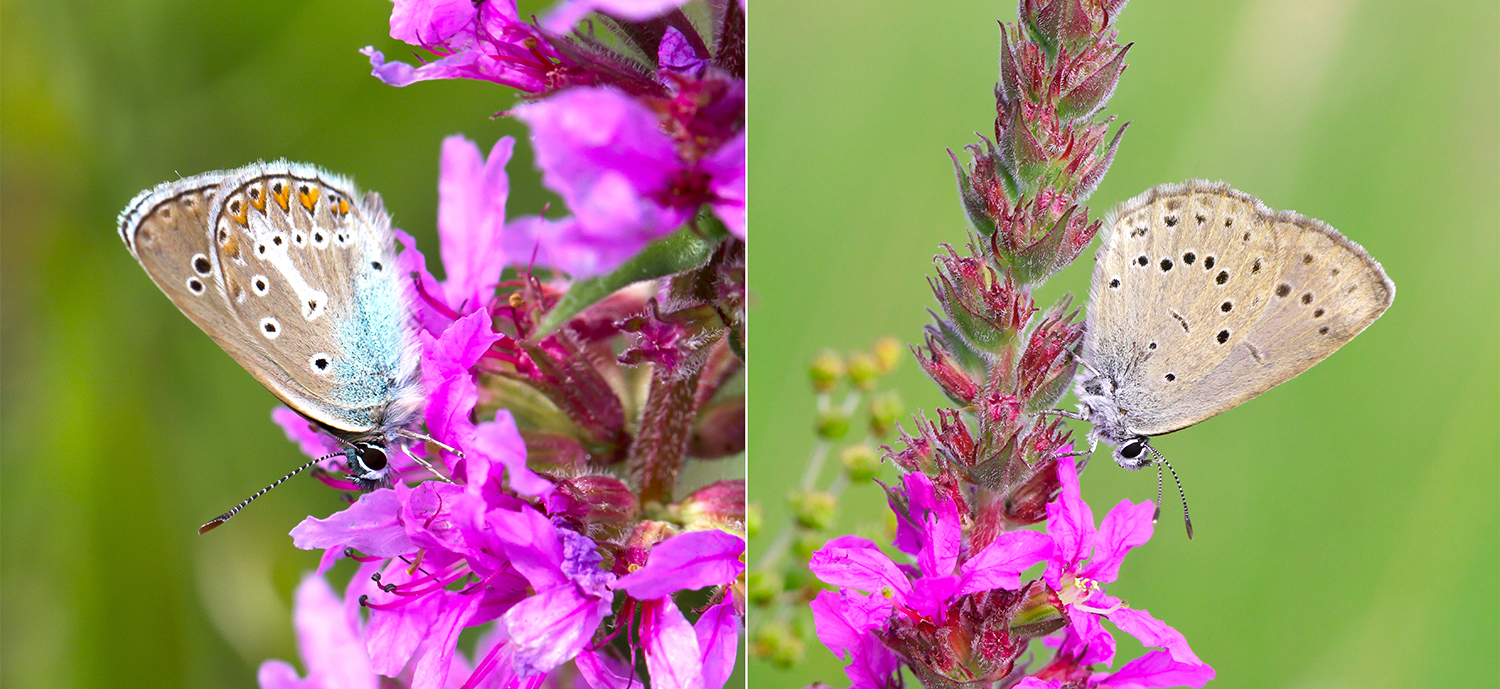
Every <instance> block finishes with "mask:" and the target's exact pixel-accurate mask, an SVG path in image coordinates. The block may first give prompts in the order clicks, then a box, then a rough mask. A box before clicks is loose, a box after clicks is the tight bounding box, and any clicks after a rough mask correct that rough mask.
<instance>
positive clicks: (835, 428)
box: [818, 406, 849, 440]
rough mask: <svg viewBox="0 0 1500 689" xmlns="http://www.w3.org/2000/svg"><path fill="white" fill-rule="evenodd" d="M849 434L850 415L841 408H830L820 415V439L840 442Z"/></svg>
mask: <svg viewBox="0 0 1500 689" xmlns="http://www.w3.org/2000/svg"><path fill="white" fill-rule="evenodd" d="M848 432H849V415H848V414H845V413H844V410H843V409H841V408H839V407H836V406H834V407H829V408H827V409H825V410H823V412H822V413H820V414H818V437H820V438H825V439H827V440H838V439H839V438H842V437H844V435H845V434H847V433H848Z"/></svg>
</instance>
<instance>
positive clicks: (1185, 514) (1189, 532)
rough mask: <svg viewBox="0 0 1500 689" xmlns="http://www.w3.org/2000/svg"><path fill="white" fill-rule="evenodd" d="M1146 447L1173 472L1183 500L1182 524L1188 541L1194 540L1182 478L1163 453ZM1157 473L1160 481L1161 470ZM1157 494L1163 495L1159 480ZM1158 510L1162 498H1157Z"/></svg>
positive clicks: (1159, 509)
mask: <svg viewBox="0 0 1500 689" xmlns="http://www.w3.org/2000/svg"><path fill="white" fill-rule="evenodd" d="M1146 447H1148V448H1150V449H1151V454H1153V455H1156V458H1157V459H1158V460H1160V461H1161V463H1162V464H1165V465H1167V471H1170V472H1172V480H1173V481H1176V482H1177V497H1180V498H1182V523H1183V524H1184V525H1186V526H1187V535H1188V540H1192V538H1193V518H1192V517H1191V516H1189V515H1188V504H1187V493H1185V492H1183V490H1182V479H1180V478H1178V477H1177V470H1176V469H1173V468H1172V463H1171V462H1168V461H1167V458H1166V457H1163V456H1162V455H1161V453H1160V452H1158V451H1157V450H1156V448H1154V447H1151V446H1150V445H1147V446H1146ZM1156 472H1157V473H1156V475H1157V478H1158V479H1160V477H1161V469H1157V470H1156ZM1156 492H1157V495H1158V496H1160V495H1161V483H1160V481H1159V480H1158V483H1157V487H1156ZM1156 509H1157V511H1158V512H1160V511H1161V498H1160V497H1158V498H1157V501H1156Z"/></svg>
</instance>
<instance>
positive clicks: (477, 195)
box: [438, 0, 516, 313]
mask: <svg viewBox="0 0 1500 689" xmlns="http://www.w3.org/2000/svg"><path fill="white" fill-rule="evenodd" d="M459 1H460V2H462V3H463V4H466V5H467V4H468V0H459ZM470 7H471V8H472V5H471V6H470ZM515 144H516V140H515V139H513V138H511V137H508V136H506V137H501V138H500V140H499V141H498V142H496V143H495V147H494V148H493V149H491V150H490V155H489V158H488V159H487V160H486V159H482V158H481V157H480V155H479V148H478V147H477V146H475V145H474V143H473V142H471V141H469V140H468V139H465V138H464V137H463V136H450V137H448V138H446V139H444V140H443V162H442V173H441V176H440V178H439V180H438V236H439V237H440V239H441V242H442V249H443V268H444V271H445V272H446V273H447V281H446V282H445V283H444V285H443V289H444V291H445V292H446V293H447V301H448V305H449V306H450V307H452V308H453V310H454V311H457V312H460V313H467V312H472V311H474V310H475V309H480V308H484V307H485V306H486V305H487V304H488V303H489V301H490V298H491V297H493V296H494V293H495V284H496V283H497V282H499V281H500V271H501V270H502V269H504V268H505V265H506V261H505V253H504V250H503V249H502V247H501V235H502V233H503V231H504V229H505V201H506V197H507V196H509V194H510V178H509V177H507V176H506V174H505V166H506V164H507V163H509V162H510V158H511V153H512V151H513V150H514V149H515Z"/></svg>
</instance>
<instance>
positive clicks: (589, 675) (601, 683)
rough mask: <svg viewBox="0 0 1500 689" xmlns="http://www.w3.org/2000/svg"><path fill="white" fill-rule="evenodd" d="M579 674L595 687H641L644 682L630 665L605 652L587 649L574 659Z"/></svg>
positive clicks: (630, 688)
mask: <svg viewBox="0 0 1500 689" xmlns="http://www.w3.org/2000/svg"><path fill="white" fill-rule="evenodd" d="M573 664H574V665H575V666H576V667H577V668H578V674H579V675H581V676H582V677H583V681H585V682H588V684H589V686H591V687H593V689H641V688H642V687H644V684H645V683H644V682H642V681H641V680H640V679H639V678H637V677H636V676H635V674H634V673H633V672H632V671H631V669H630V665H629V664H628V663H624V662H621V661H617V660H615V659H614V658H610V657H608V656H606V655H604V654H603V653H596V652H594V651H588V650H585V651H583V652H582V653H579V654H578V657H577V658H574V659H573Z"/></svg>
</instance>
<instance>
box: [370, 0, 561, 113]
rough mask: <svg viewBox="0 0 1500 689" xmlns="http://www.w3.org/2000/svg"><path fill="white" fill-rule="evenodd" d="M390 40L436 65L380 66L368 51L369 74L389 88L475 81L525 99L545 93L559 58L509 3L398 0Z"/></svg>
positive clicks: (379, 59) (379, 57)
mask: <svg viewBox="0 0 1500 689" xmlns="http://www.w3.org/2000/svg"><path fill="white" fill-rule="evenodd" d="M391 37H392V38H395V39H397V40H401V41H405V42H406V43H409V44H411V45H414V46H418V47H421V48H423V49H425V50H427V51H429V52H431V53H433V55H435V56H437V58H438V59H437V60H435V61H432V62H428V63H426V64H423V65H421V66H419V67H413V66H411V65H408V64H406V63H404V62H386V61H385V55H383V54H381V52H380V51H378V50H375V49H374V48H373V47H366V48H365V49H364V50H362V51H360V52H362V53H364V54H365V55H366V56H368V57H369V58H370V66H371V68H372V71H371V73H372V74H374V75H375V77H376V78H378V79H380V80H381V81H383V82H385V83H387V84H389V85H391V86H406V85H408V84H412V83H415V82H418V81H426V80H429V79H480V80H484V81H493V82H496V83H500V84H504V85H507V86H511V87H514V88H517V89H520V90H522V91H526V92H529V93H541V92H543V91H545V90H547V88H549V85H550V82H552V81H553V80H555V78H556V75H555V72H557V71H558V70H559V69H560V68H561V67H562V64H561V62H562V59H561V56H560V55H559V54H558V53H557V51H556V50H555V49H554V48H552V46H551V45H550V44H549V43H548V42H547V41H546V40H544V37H543V36H542V35H541V34H540V32H538V31H537V30H536V28H535V27H532V26H531V25H530V24H527V23H526V22H525V21H523V20H522V19H521V18H520V17H519V16H518V15H517V13H516V7H515V3H514V1H513V0H480V1H479V2H473V1H471V0H398V1H397V2H396V5H395V7H394V8H392V10H391Z"/></svg>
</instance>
